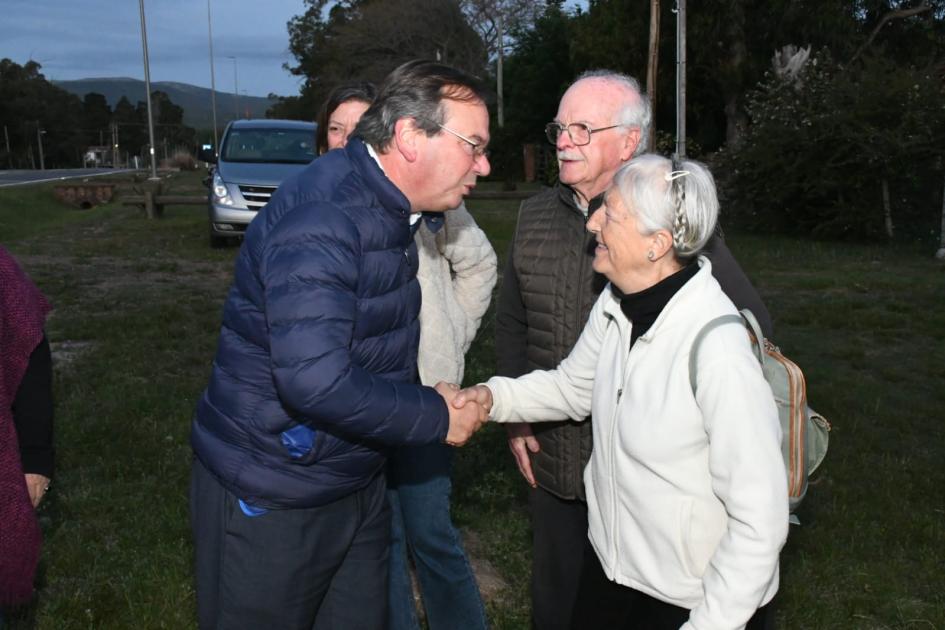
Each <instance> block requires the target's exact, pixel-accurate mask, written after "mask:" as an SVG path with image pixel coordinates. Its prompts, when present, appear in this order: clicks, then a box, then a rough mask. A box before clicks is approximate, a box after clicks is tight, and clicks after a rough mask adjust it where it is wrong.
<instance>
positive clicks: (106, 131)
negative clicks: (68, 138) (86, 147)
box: [82, 92, 112, 145]
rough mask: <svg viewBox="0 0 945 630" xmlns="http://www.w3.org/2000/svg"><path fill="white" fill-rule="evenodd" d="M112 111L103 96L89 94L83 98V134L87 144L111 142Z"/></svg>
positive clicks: (93, 93)
mask: <svg viewBox="0 0 945 630" xmlns="http://www.w3.org/2000/svg"><path fill="white" fill-rule="evenodd" d="M111 120H112V110H111V108H110V107H109V106H108V101H107V100H106V99H105V96H104V95H102V94H97V93H95V92H89V93H88V94H86V95H85V96H84V97H83V98H82V133H83V138H84V140H85V143H86V144H90V145H92V144H95V145H100V144H109V143H110V142H111V135H110V134H111V129H110V125H111Z"/></svg>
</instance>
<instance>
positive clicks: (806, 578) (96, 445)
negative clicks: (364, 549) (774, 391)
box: [0, 174, 945, 630]
mask: <svg viewBox="0 0 945 630" xmlns="http://www.w3.org/2000/svg"><path fill="white" fill-rule="evenodd" d="M171 186H172V190H173V192H180V193H187V194H190V193H197V192H200V191H201V190H202V189H201V188H200V184H199V177H198V176H197V175H195V174H188V175H177V176H175V177H174V178H173V179H172V180H171ZM468 205H469V207H470V210H471V211H472V212H473V214H474V215H475V216H476V218H477V220H478V221H479V222H480V224H481V225H482V226H483V227H484V229H485V230H486V231H487V232H488V233H489V235H490V237H491V238H492V239H493V242H494V243H495V245H496V249H497V250H499V254H500V259H502V258H504V254H505V251H506V249H507V247H508V244H509V242H510V239H511V235H512V231H513V228H514V225H515V207H516V203H515V202H494V201H490V202H485V201H474V202H470V203H469V204H468ZM0 243H2V244H3V245H4V246H5V247H7V248H9V249H10V250H11V251H12V252H13V253H14V254H15V255H16V256H17V257H18V258H19V259H20V261H21V263H22V264H23V266H24V267H25V268H26V269H27V270H28V272H29V273H30V275H31V276H32V277H33V279H34V280H35V281H36V282H37V284H39V285H40V287H41V288H42V289H43V291H44V292H46V294H47V295H49V296H50V298H51V300H52V302H53V304H54V306H55V310H54V312H53V314H52V316H51V318H50V321H49V326H48V328H49V336H50V338H51V339H52V341H53V342H54V347H55V349H56V350H57V357H60V359H59V361H58V363H57V368H56V383H55V384H56V412H57V435H56V439H57V454H58V470H57V473H56V477H55V480H54V486H53V491H52V492H51V493H50V495H49V498H48V500H47V501H46V502H45V503H44V505H43V506H42V507H41V510H40V514H41V521H42V524H43V529H44V534H45V543H44V551H43V560H42V563H41V568H40V589H39V593H38V597H37V599H36V602H35V603H34V605H33V606H31V607H30V608H28V609H26V610H25V611H22V612H21V613H19V615H18V616H17V617H15V618H14V620H13V626H14V627H35V628H38V629H41V630H43V629H49V630H59V629H71V628H96V629H97V628H115V629H124V628H132V627H133V628H173V629H178V628H191V627H194V625H195V624H194V616H195V615H194V595H193V588H192V575H191V568H190V554H191V543H190V533H189V526H188V520H187V484H188V475H189V461H190V447H189V444H188V432H189V422H190V415H191V413H192V411H193V408H194V403H195V400H196V398H197V396H198V394H199V393H200V391H201V390H202V388H203V387H204V385H205V384H206V379H207V376H208V374H209V369H210V362H211V359H212V356H213V352H214V348H215V344H216V337H217V332H218V326H219V319H220V312H221V307H222V303H223V299H224V297H225V294H226V290H227V288H228V284H229V282H230V279H231V274H232V263H233V259H234V257H235V253H236V250H235V249H228V250H222V251H221V250H211V249H210V248H209V247H208V246H207V237H206V215H205V211H204V209H203V208H202V207H199V206H198V207H180V206H172V207H169V208H168V209H167V211H166V215H165V217H164V218H163V219H162V220H158V221H149V220H147V219H146V218H145V217H144V216H143V213H142V212H141V211H139V210H137V209H134V208H124V207H121V206H119V205H117V204H112V205H109V206H105V207H100V208H96V209H92V210H85V211H81V210H75V209H71V208H68V207H65V206H60V205H59V204H58V203H56V202H55V201H54V200H52V195H51V188H50V186H46V185H38V186H32V187H28V188H6V189H0ZM729 244H730V246H731V247H732V249H733V251H735V253H736V255H737V256H738V258H739V259H740V260H741V262H742V263H743V266H744V267H745V268H746V269H747V270H748V272H749V275H750V276H751V277H752V279H753V280H754V281H755V282H756V284H757V286H758V287H759V289H760V290H761V292H762V294H763V295H764V297H765V298H766V300H767V302H768V305H769V307H770V310H771V312H772V313H773V315H774V318H775V326H776V336H775V339H776V341H777V342H778V343H779V344H780V345H781V347H782V349H783V350H784V351H785V352H786V354H787V355H788V356H790V357H792V358H793V359H795V360H796V361H797V362H798V363H799V364H800V365H801V366H802V367H803V368H804V370H805V374H806V375H807V377H808V387H809V395H810V400H811V403H812V406H813V407H814V408H816V409H817V410H818V411H820V412H821V413H823V414H824V415H826V416H827V417H828V418H829V419H830V420H831V421H832V423H833V426H834V430H833V433H832V435H831V448H830V452H829V453H828V456H827V460H826V462H825V464H824V466H823V468H822V469H821V471H819V472H818V474H817V477H816V481H815V483H814V485H813V486H812V487H811V489H810V493H809V495H808V499H807V501H806V503H805V504H804V505H803V506H802V508H801V511H800V513H799V516H800V518H801V521H802V523H803V525H802V526H801V527H799V528H792V530H791V537H790V540H789V542H788V545H787V547H786V549H785V552H784V554H783V557H782V587H781V594H780V595H779V599H778V616H779V620H780V622H781V623H780V626H781V627H782V628H789V629H791V628H857V629H859V628H902V629H906V628H917V629H918V628H945V588H943V587H945V582H943V577H942V575H943V572H942V557H943V555H942V549H945V525H943V523H945V492H943V490H942V488H943V487H945V463H943V462H945V429H943V423H942V421H941V419H940V416H941V409H942V408H943V407H945V387H943V382H945V356H943V354H945V312H943V309H942V305H943V303H942V296H943V295H945V273H943V272H945V269H943V267H942V265H941V264H937V263H935V262H934V261H933V260H932V259H931V256H930V254H931V252H926V251H918V250H917V249H915V248H914V247H906V246H891V247H876V246H859V245H850V244H842V245H836V244H826V243H817V242H810V241H804V240H791V239H782V238H761V237H756V236H742V235H730V237H729ZM493 333H494V314H493V311H492V310H491V309H490V311H489V313H488V314H487V316H486V318H485V319H484V324H483V328H482V331H481V332H480V335H479V338H478V340H477V341H476V344H475V345H474V347H473V349H472V350H471V352H470V354H469V356H468V357H467V381H470V382H472V381H478V380H481V379H484V378H486V377H488V376H490V375H491V373H492V370H493V366H494V358H493V351H494V349H493ZM65 342H69V344H70V345H67V346H66V348H65V349H66V350H69V349H71V350H72V351H73V354H72V355H71V356H72V358H71V359H69V360H66V359H65V358H61V357H65V356H66V355H63V354H60V353H61V352H62V351H63V344H64V343H65ZM71 344H75V345H71ZM525 496H526V495H525V485H524V482H522V481H521V479H520V478H519V476H518V473H517V471H516V470H515V467H514V465H513V463H512V460H511V456H510V454H509V453H508V448H507V446H506V444H505V439H504V431H503V430H502V429H501V427H496V426H488V427H486V428H485V429H484V430H483V431H482V433H480V434H479V435H478V436H476V438H474V440H473V442H472V443H471V444H470V445H469V446H467V447H466V448H464V449H462V450H460V451H459V453H458V455H457V459H456V470H455V479H454V498H455V520H456V521H457V523H458V524H459V525H460V526H461V527H462V528H463V529H464V530H466V531H467V532H469V533H470V534H474V535H475V538H476V541H477V542H476V549H477V553H478V554H479V555H481V556H483V557H484V558H485V559H486V560H488V561H490V562H491V563H492V564H493V565H494V566H495V567H496V569H497V571H498V573H499V574H500V575H501V577H502V578H503V579H504V582H505V584H506V586H505V587H504V588H503V589H502V590H501V592H500V593H498V595H497V596H496V597H494V598H493V599H492V600H491V601H490V602H489V603H488V605H487V606H488V612H489V615H490V618H491V620H492V624H493V627H495V628H527V627H528V623H529V601H528V582H529V567H530V551H529V539H530V534H529V528H528V517H527V513H526V511H525V509H524V506H525Z"/></svg>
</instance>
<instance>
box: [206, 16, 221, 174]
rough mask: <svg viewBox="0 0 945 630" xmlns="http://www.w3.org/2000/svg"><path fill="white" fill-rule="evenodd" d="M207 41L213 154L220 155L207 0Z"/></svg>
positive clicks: (215, 85) (211, 38)
mask: <svg viewBox="0 0 945 630" xmlns="http://www.w3.org/2000/svg"><path fill="white" fill-rule="evenodd" d="M207 39H208V40H209V42H210V109H211V111H212V112H213V154H214V155H219V151H220V141H219V139H218V138H217V82H216V79H215V78H214V73H213V27H212V26H211V20H210V0H207Z"/></svg>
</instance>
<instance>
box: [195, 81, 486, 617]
mask: <svg viewBox="0 0 945 630" xmlns="http://www.w3.org/2000/svg"><path fill="white" fill-rule="evenodd" d="M355 135H356V136H358V137H356V138H353V139H352V140H351V141H350V142H349V143H348V145H347V147H346V148H344V149H342V150H337V151H333V152H330V153H329V154H327V155H325V156H323V157H322V158H320V159H319V160H317V161H315V162H313V163H312V165H311V166H309V167H308V168H307V169H306V170H304V171H303V172H301V173H300V174H299V175H297V176H296V177H294V178H292V179H289V180H287V181H286V182H285V183H283V185H282V186H281V187H280V188H279V190H278V191H277V192H276V194H275V195H273V197H272V200H271V201H270V202H269V204H268V205H267V206H266V207H265V208H264V209H263V210H262V211H261V212H260V213H259V216H258V217H257V218H256V219H255V220H254V221H253V222H252V224H251V225H250V226H249V229H248V230H247V232H246V239H245V242H244V244H243V247H242V249H241V251H240V254H239V258H238V259H237V262H236V270H235V279H234V284H233V287H232V289H231V290H230V293H229V296H228V297H227V300H226V305H225V307H224V312H223V325H222V328H221V331H220V341H219V346H218V349H217V354H216V358H215V360H214V363H213V372H212V375H211V377H210V383H209V385H208V387H207V389H206V391H205V392H204V393H203V395H202V397H201V399H200V401H199V403H198V405H197V411H196V413H195V416H194V421H193V427H192V433H191V443H192V445H193V449H194V453H195V458H194V464H193V472H192V484H191V521H192V527H193V534H194V545H195V553H196V582H197V604H198V618H199V624H200V627H201V628H262V627H271V628H280V629H281V628H306V629H308V628H312V627H313V626H314V627H317V628H345V629H349V628H380V627H383V624H384V623H385V619H386V601H387V555H388V546H389V541H390V533H389V530H390V513H389V508H388V506H387V504H386V501H385V496H384V490H385V488H384V475H383V468H384V463H385V457H386V451H387V449H388V448H389V447H392V446H400V445H414V444H428V443H432V442H444V441H445V442H447V443H450V444H454V445H460V444H462V443H464V442H465V441H466V440H467V439H468V438H469V437H470V436H471V435H472V433H473V432H474V431H475V430H476V429H478V427H479V426H480V425H481V423H482V422H483V421H484V419H485V417H486V415H487V414H486V413H485V412H483V410H480V409H474V408H471V407H467V408H464V409H462V410H457V409H453V408H452V407H450V406H448V405H447V402H446V401H448V400H450V399H452V397H453V396H454V395H455V390H453V389H451V388H450V387H449V386H447V385H446V384H442V383H441V384H439V385H437V387H436V388H431V387H424V386H421V385H419V384H418V382H417V344H418V340H419V322H418V314H419V309H420V288H419V285H418V283H417V280H416V272H417V251H416V245H415V243H414V239H413V231H414V229H415V227H416V225H417V224H416V221H417V219H419V217H420V212H430V211H432V212H440V211H444V210H447V209H449V208H453V207H456V206H458V205H459V203H460V202H461V201H462V197H463V196H464V195H465V194H468V193H469V191H470V190H471V189H472V188H473V187H474V186H475V182H476V177H477V176H481V175H487V174H488V173H489V162H488V160H487V158H486V157H485V147H486V145H487V143H488V140H489V119H488V112H487V110H486V107H485V104H484V95H483V91H482V88H481V87H480V86H479V84H478V82H477V81H476V80H475V79H473V78H472V77H469V76H467V75H465V74H463V73H461V72H459V71H457V70H454V69H452V68H449V67H447V66H443V65H439V64H434V63H430V62H410V63H407V64H405V65H403V66H401V67H400V68H398V69H397V70H395V71H394V72H393V73H392V74H391V75H390V76H389V77H388V79H387V81H386V82H385V84H384V85H383V86H382V87H381V90H380V93H379V95H378V98H377V100H376V101H375V102H374V104H373V105H372V106H371V108H370V109H369V110H368V111H367V112H366V113H365V114H364V116H363V117H362V118H361V121H360V123H359V125H358V128H357V130H356V132H355Z"/></svg>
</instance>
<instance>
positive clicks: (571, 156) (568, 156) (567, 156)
mask: <svg viewBox="0 0 945 630" xmlns="http://www.w3.org/2000/svg"><path fill="white" fill-rule="evenodd" d="M558 159H559V160H583V159H584V158H583V157H582V156H581V154H580V153H568V152H567V151H558Z"/></svg>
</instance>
